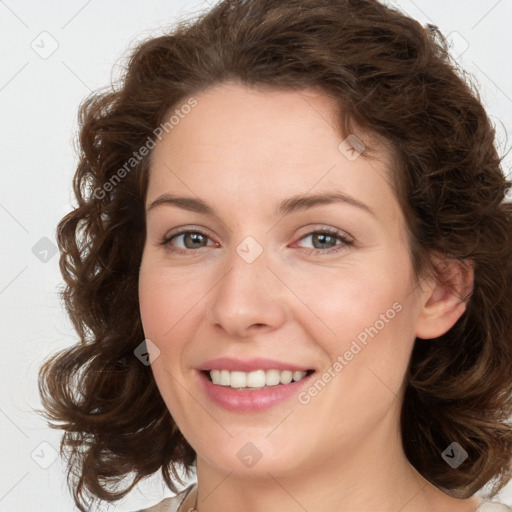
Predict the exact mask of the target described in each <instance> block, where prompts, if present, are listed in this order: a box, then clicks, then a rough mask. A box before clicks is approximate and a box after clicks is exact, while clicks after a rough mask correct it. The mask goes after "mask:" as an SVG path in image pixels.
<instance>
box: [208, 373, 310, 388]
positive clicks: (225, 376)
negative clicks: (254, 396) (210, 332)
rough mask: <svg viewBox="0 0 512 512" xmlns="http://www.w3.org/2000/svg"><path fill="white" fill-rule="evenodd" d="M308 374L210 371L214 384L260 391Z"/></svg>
mask: <svg viewBox="0 0 512 512" xmlns="http://www.w3.org/2000/svg"><path fill="white" fill-rule="evenodd" d="M306 373H307V372H304V371H296V372H292V371H291V370H284V371H280V370H267V371H265V370H255V371H253V372H230V371H228V370H210V377H211V379H212V382H213V383H214V384H218V385H220V386H230V387H232V388H237V389H240V388H252V389H259V388H263V387H265V386H277V385H278V384H289V383H290V382H292V380H293V381H295V382H297V381H299V380H301V379H303V378H304V377H305V376H306Z"/></svg>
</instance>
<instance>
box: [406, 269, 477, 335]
mask: <svg viewBox="0 0 512 512" xmlns="http://www.w3.org/2000/svg"><path fill="white" fill-rule="evenodd" d="M436 268H437V273H436V275H433V276H431V277H430V278H429V279H428V280H427V282H426V283H425V288H424V293H423V299H422V300H423V306H422V308H421V311H420V314H419V316H418V320H417V325H416V336H417V337H418V338H422V339H432V338H437V337H438V336H441V335H443V334H444V333H446V332H447V331H449V330H450V329H451V328H452V327H453V326H454V325H455V323H456V322H457V320H458V319H459V318H460V317H461V316H462V315H463V313H464V311H465V310H466V304H467V301H468V300H469V297H470V296H471V293H472V291H473V282H474V268H473V262H472V261H471V260H438V261H437V263H436Z"/></svg>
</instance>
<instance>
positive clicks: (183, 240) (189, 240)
mask: <svg viewBox="0 0 512 512" xmlns="http://www.w3.org/2000/svg"><path fill="white" fill-rule="evenodd" d="M209 238H210V237H209V236H208V235H207V234H206V233H204V232H202V231H200V230H197V229H194V230H183V231H179V232H177V233H172V234H171V235H166V236H165V237H164V238H162V240H161V241H160V244H161V245H163V246H165V248H166V249H167V250H168V251H170V252H175V253H178V254H187V253H190V251H194V250H197V249H202V248H203V247H206V246H207V245H208V244H207V243H206V242H207V241H208V240H209ZM176 244H181V247H177V246H176ZM210 245H216V246H218V244H216V243H212V244H210Z"/></svg>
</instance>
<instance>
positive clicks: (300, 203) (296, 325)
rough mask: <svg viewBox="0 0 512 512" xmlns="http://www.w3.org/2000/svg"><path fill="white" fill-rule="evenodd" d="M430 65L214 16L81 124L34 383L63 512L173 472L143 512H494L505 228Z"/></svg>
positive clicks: (459, 110)
mask: <svg viewBox="0 0 512 512" xmlns="http://www.w3.org/2000/svg"><path fill="white" fill-rule="evenodd" d="M440 41H441V36H440V34H439V33H438V31H437V30H436V28H435V27H433V26H429V27H427V28H426V29H423V28H422V27H421V26H420V25H419V24H418V23H417V22H416V21H414V20H412V19H410V18H408V17H407V16H405V15H403V14H401V13H399V12H397V11H395V10H393V9H391V8H388V7H386V6H384V5H382V4H380V3H379V2H377V1H376V0H352V1H350V0H346V1H342V0H339V1H329V0H320V1H319V0H287V1H284V2H279V3H276V2H273V1H270V0H248V1H242V0H225V1H223V2H221V3H220V4H218V5H217V6H215V7H214V8H213V9H212V10H211V11H210V12H209V13H207V14H205V15H204V16H202V17H200V18H198V19H197V20H195V21H191V22H189V23H182V24H181V25H180V26H178V27H177V28H176V30H175V31H174V32H173V33H172V34H169V35H166V36H163V37H159V38H155V39H151V40H149V41H147V42H145V43H143V44H141V45H140V46H139V47H138V48H137V50H136V51H135V52H134V54H133V56H132V58H131V60H130V63H129V67H128V70H127V73H126V77H125V79H124V82H123V83H122V84H121V87H120V88H119V90H117V91H114V92H108V93H104V94H96V95H93V96H91V97H90V98H89V99H88V100H87V101H86V102H85V103H84V104H83V106H82V108H81V116H80V123H81V135H80V143H81V148H82V155H81V161H80V164H79V167H78V169H77V173H76V176H75V182H74V185H75V194H76V197H77V201H78V205H77V208H76V209H75V210H74V211H73V212H71V213H70V214H68V215H67V216H66V217H65V218H64V219H63V220H62V221H61V223H60V225H59V230H58V240H59V245H60V249H61V252H62V257H61V269H62V273H63V276H64V279H65V280H66V283H67V288H66V290H65V292H64V298H65V301H66V306H67V308H68V312H69V314H70V316H71V318H72V320H73V322H74V324H75V327H76V329H77V331H78V333H79V335H80V338H81V343H80V344H78V345H76V346H74V347H71V348H70V349H68V350H65V351H64V352H62V353H60V354H57V355H56V356H55V357H54V358H52V359H51V360H50V361H48V362H47V363H46V364H45V366H44V367H43V368H42V371H41V393H42V398H43V401H44V404H45V407H46V409H47V415H48V417H49V418H50V419H51V420H52V421H53V422H54V423H55V424H57V423H60V428H63V429H64V430H65V435H64V438H63V444H62V449H63V453H65V454H67V456H68V457H69V468H70V473H69V475H70V483H71V485H72V489H73V493H74V498H75V501H76V504H77V506H78V507H79V508H80V510H86V507H87V506H88V505H89V502H90V501H91V500H93V501H94V500H105V501H114V500H116V499H119V498H120V497H122V496H124V495H125V494H126V493H127V492H128V491H129V490H130V489H131V488H132V487H133V485H135V484H136V483H137V482H138V481H140V479H141V478H143V477H146V476H148V475H151V474H153V473H155V472H156V471H158V470H161V471H162V474H163V477H164V479H165V481H166V483H167V485H168V486H169V488H170V489H171V490H172V491H174V492H178V491H179V489H178V484H180V483H182V482H181V481H180V479H179V478H178V471H179V470H180V469H184V470H185V473H186V474H187V475H189V476H190V474H192V473H193V472H197V483H196V484H193V485H191V486H189V487H188V488H187V489H185V490H184V491H183V492H181V493H180V494H178V496H177V497H176V498H173V499H167V500H164V501H163V502H161V503H160V504H158V505H157V506H156V507H154V508H150V509H148V510H153V511H155V510H165V511H175V510H177V509H178V507H179V510H190V509H194V510H197V511H199V512H214V511H218V510H224V509H226V510H253V511H263V510H264V511H266V512H268V511H270V512H272V511H274V510H275V511H280V512H282V511H292V510H293V511H295V510H308V511H320V510H321V511H327V512H329V511H340V510H343V511H349V512H362V511H368V510H378V511H382V512H388V511H389V512H391V511H397V510H401V511H403V512H425V511H432V512H433V511H435V512H448V511H450V512H453V511H457V512H475V511H476V510H478V511H479V512H480V511H484V510H491V509H490V508H489V506H491V507H494V508H492V510H498V508H497V507H501V510H507V508H506V507H504V506H501V505H497V504H490V503H484V502H482V501H481V500H480V499H479V498H477V497H476V496H474V494H475V492H476V491H478V490H480V489H481V488H482V487H483V486H484V485H486V484H488V483H491V484H492V489H491V492H490V493H489V497H490V498H492V497H493V496H495V494H496V493H497V492H498V491H499V490H500V489H501V488H502V487H503V486H504V485H505V484H506V482H507V481H508V480H509V479H510V476H511V471H510V462H511V453H512V430H511V425H510V422H509V417H510V413H511V409H512V405H511V398H510V397H511V384H512V377H511V371H510V369H511V367H512V351H511V342H512V340H511V335H510V333H511V332H512V296H511V290H512V243H511V238H512V230H511V227H512V216H511V206H510V204H508V203H506V202H505V201H504V196H505V191H506V187H507V183H506V180H505V177H504V175H503V173H502V171H501V169H500V158H499V156H498V154H497V151H496V148H495V145H494V131H493V129H492V127H491V125H490V123H489V120H488V117H487V115H486V113H485V111H484V109H483V107H482V105H481V103H480V102H479V100H478V97H477V94H476V92H474V91H473V90H472V89H471V87H470V86H469V85H468V84H467V83H466V82H465V81H464V80H463V78H462V77H460V76H459V74H458V73H457V71H456V69H455V66H454V64H453V62H452V61H451V60H450V58H449V56H448V54H447V52H446V50H445V49H444V47H443V46H442V43H441V42H440ZM127 476H130V477H132V483H130V484H127V485H124V487H123V486H120V485H119V484H120V483H121V480H122V479H123V478H125V477H127ZM116 484H117V485H116ZM485 507H487V508H485Z"/></svg>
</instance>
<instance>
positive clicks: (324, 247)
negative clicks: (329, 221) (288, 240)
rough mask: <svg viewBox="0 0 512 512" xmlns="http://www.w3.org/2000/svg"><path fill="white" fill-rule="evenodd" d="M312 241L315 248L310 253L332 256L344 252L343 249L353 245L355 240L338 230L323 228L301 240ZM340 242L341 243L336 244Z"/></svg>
mask: <svg viewBox="0 0 512 512" xmlns="http://www.w3.org/2000/svg"><path fill="white" fill-rule="evenodd" d="M308 239H310V240H311V243H312V244H313V246H316V247H314V248H313V249H310V250H309V252H312V253H313V254H320V255H324V254H331V253H336V252H339V251H342V250H343V249H345V248H347V247H349V246H351V245H353V243H354V242H353V240H351V239H350V238H348V237H347V236H346V235H345V233H342V232H341V231H338V230H337V229H330V228H323V229H321V230H317V231H311V232H310V233H308V234H307V235H305V236H303V237H301V238H300V241H304V240H308ZM337 241H340V242H341V243H336V242H337Z"/></svg>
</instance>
